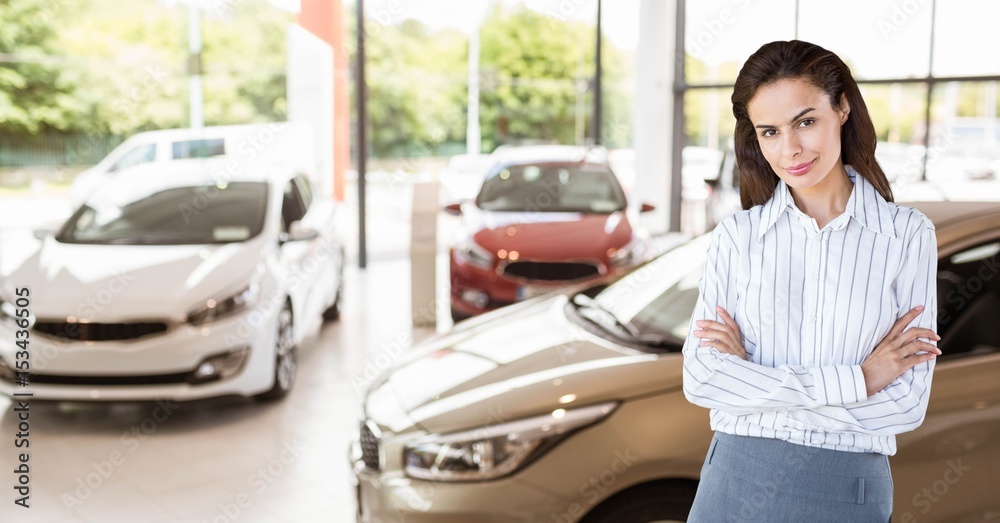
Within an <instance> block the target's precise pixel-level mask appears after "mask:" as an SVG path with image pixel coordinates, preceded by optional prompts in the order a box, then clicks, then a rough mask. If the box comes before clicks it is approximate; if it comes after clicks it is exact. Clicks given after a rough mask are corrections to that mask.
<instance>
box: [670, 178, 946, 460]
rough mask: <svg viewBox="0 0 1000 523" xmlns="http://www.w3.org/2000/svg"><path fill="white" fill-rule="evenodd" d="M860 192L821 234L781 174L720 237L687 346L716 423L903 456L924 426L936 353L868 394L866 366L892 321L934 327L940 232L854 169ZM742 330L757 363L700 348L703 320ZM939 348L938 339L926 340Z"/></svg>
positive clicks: (688, 392) (697, 398) (699, 400)
mask: <svg viewBox="0 0 1000 523" xmlns="http://www.w3.org/2000/svg"><path fill="white" fill-rule="evenodd" d="M847 173H848V177H849V178H850V179H851V181H853V182H854V184H855V185H854V188H853V190H852V192H851V196H850V199H849V200H848V202H847V207H846V209H845V211H844V213H843V214H841V215H840V216H838V217H837V218H835V219H834V220H832V221H831V222H830V223H828V224H827V225H826V226H824V227H823V228H822V229H820V228H819V227H818V224H817V223H816V220H814V219H813V218H812V217H810V216H808V215H807V214H805V213H803V212H802V211H801V210H799V209H798V208H797V207H796V205H795V202H794V201H793V199H792V196H791V194H790V193H789V191H788V186H787V185H786V184H785V182H784V181H779V182H778V186H777V187H776V188H775V191H774V195H773V196H772V197H771V199H770V200H768V201H767V202H766V203H764V204H763V205H757V206H754V207H753V208H751V209H749V210H745V211H741V212H738V213H736V214H733V215H731V216H729V217H727V218H726V219H724V220H723V221H722V222H721V223H719V225H718V226H717V227H716V228H715V230H714V231H713V233H712V239H711V244H710V246H709V248H708V256H707V258H706V265H705V273H704V276H703V277H702V279H701V281H700V284H699V295H698V302H697V305H696V306H695V309H694V313H693V315H692V318H691V325H690V328H689V331H688V332H689V334H688V337H687V339H686V340H685V343H684V350H683V352H684V394H685V396H686V397H687V399H688V400H689V401H691V402H692V403H694V404H696V405H700V406H702V407H707V408H710V409H711V415H710V419H711V426H712V429H713V430H717V431H721V432H725V433H729V434H738V435H749V436H759V437H765V438H776V439H780V440H784V441H789V442H792V443H798V444H803V445H809V446H814V447H822V448H827V449H835V450H843V451H850V452H875V453H881V454H887V455H892V454H895V452H896V438H895V434H899V433H901V432H906V431H909V430H913V429H914V428H916V427H917V426H919V425H920V423H921V422H922V421H923V418H924V414H925V412H926V410H927V399H928V396H929V395H930V386H931V375H932V371H933V368H934V361H933V360H932V361H930V362H927V363H921V364H918V365H917V366H916V367H914V368H913V369H910V370H908V371H906V372H905V373H903V374H902V375H901V376H900V377H899V378H897V379H896V380H895V381H894V382H893V383H892V384H890V385H889V386H888V387H886V388H885V389H883V390H881V391H879V392H877V393H875V394H874V395H872V396H871V397H868V395H867V392H866V385H865V379H864V375H863V374H862V372H861V363H862V362H863V361H864V360H865V358H866V357H867V356H868V355H869V354H870V353H871V352H872V350H873V349H874V348H875V346H876V345H877V344H878V343H879V342H880V341H881V340H882V339H883V338H884V337H885V336H886V334H887V333H888V332H889V329H891V328H892V325H893V323H894V322H895V321H896V320H897V319H898V318H899V317H900V316H902V315H903V314H904V313H906V312H907V311H909V310H910V309H912V308H913V307H915V306H917V305H923V306H924V310H923V311H922V312H921V313H920V315H919V316H918V317H917V319H915V320H914V321H913V322H911V324H910V325H909V326H908V327H907V328H909V327H924V328H929V329H932V330H934V331H935V332H936V330H937V279H936V278H937V238H936V235H935V231H934V225H933V224H932V223H931V222H930V220H928V219H927V217H926V216H924V215H923V213H921V212H920V211H917V210H916V209H913V208H911V207H905V206H899V205H895V204H894V203H889V202H886V201H885V199H884V198H882V196H881V195H880V194H878V192H877V191H876V190H875V188H874V186H872V185H871V183H870V182H868V181H867V180H866V179H865V178H864V177H863V176H860V175H858V173H857V171H855V170H854V169H853V168H852V167H850V166H847ZM717 305H718V306H721V307H722V308H724V309H725V310H726V311H727V312H729V314H730V315H732V316H733V318H734V319H735V320H736V323H737V324H738V325H739V327H740V331H741V334H742V337H743V344H744V347H745V348H746V351H747V357H748V358H749V361H745V360H743V359H741V358H738V357H736V356H733V355H730V354H723V353H722V352H720V351H718V350H717V349H715V348H713V347H699V343H700V341H701V338H698V337H696V336H694V335H693V334H690V333H691V332H693V331H694V330H695V329H697V328H698V327H697V326H695V324H694V322H695V321H696V320H702V319H707V320H714V321H722V319H721V317H720V316H719V314H718V313H717V312H716V311H715V307H716V306H717ZM919 339H921V340H923V341H927V342H929V343H931V344H934V345H936V343H935V342H934V340H928V339H925V338H919Z"/></svg>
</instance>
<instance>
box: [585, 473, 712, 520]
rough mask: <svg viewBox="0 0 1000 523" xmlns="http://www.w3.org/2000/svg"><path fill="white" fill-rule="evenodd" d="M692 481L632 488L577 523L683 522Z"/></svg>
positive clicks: (693, 486)
mask: <svg viewBox="0 0 1000 523" xmlns="http://www.w3.org/2000/svg"><path fill="white" fill-rule="evenodd" d="M697 490H698V485H697V483H695V482H693V481H657V482H653V483H645V484H642V485H639V486H636V487H632V488H630V489H627V490H625V491H623V492H619V493H618V494H615V495H614V496H612V497H611V498H609V499H608V500H606V501H605V502H604V503H601V504H600V505H599V506H598V507H597V508H595V509H594V510H593V511H592V512H591V513H589V514H587V516H586V517H584V518H583V519H582V520H580V523H667V522H675V521H687V517H688V513H689V512H690V511H691V505H692V504H693V503H694V495H695V492H697Z"/></svg>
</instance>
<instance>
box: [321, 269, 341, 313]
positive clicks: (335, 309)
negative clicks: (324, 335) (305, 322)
mask: <svg viewBox="0 0 1000 523" xmlns="http://www.w3.org/2000/svg"><path fill="white" fill-rule="evenodd" d="M343 295H344V278H343V275H341V278H340V281H339V282H338V283H337V294H335V295H334V297H333V305H330V307H329V308H328V309H326V310H325V311H323V321H334V320H336V319H339V318H340V302H341V300H342V299H343Z"/></svg>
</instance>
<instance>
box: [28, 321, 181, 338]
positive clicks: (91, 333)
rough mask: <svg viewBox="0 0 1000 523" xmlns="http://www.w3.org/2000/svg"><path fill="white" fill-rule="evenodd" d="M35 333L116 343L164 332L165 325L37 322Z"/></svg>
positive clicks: (155, 323)
mask: <svg viewBox="0 0 1000 523" xmlns="http://www.w3.org/2000/svg"><path fill="white" fill-rule="evenodd" d="M34 329H35V331H36V332H40V333H42V334H47V335H49V336H55V337H57V338H65V339H68V340H74V341H118V340H131V339H135V338H141V337H143V336H148V335H150V334H159V333H161V332H166V330H167V324H166V323H158V322H147V323H68V322H58V321H39V322H37V323H35V327H34Z"/></svg>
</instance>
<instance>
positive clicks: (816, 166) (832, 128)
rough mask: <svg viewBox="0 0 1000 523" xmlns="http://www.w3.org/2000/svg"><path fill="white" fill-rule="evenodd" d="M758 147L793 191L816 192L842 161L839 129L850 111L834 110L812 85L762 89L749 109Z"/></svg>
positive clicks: (787, 82)
mask: <svg viewBox="0 0 1000 523" xmlns="http://www.w3.org/2000/svg"><path fill="white" fill-rule="evenodd" d="M747 112H748V113H749V115H750V121H751V122H752V123H753V125H754V131H755V132H756V134H757V143H758V144H760V150H761V152H762V153H764V158H765V159H766V160H767V163H769V164H771V168H772V169H774V172H775V173H776V174H777V175H778V177H779V178H781V179H782V180H784V181H785V183H786V184H788V186H789V187H792V188H795V189H807V188H809V187H814V186H816V185H818V184H820V182H822V181H823V180H824V179H826V177H827V175H828V174H830V172H832V171H833V170H834V169H837V170H839V171H843V170H844V168H843V164H842V163H841V160H840V127H841V125H843V124H844V122H846V121H847V115H848V113H849V112H850V107H849V105H848V103H847V100H846V98H844V99H842V100H841V103H840V108H839V109H834V108H833V106H832V105H831V104H830V98H829V96H827V95H826V93H824V92H823V91H822V90H821V89H820V88H818V87H816V86H815V85H813V84H812V83H810V82H809V81H808V80H804V79H800V78H794V79H783V80H778V81H777V82H774V83H772V84H769V85H766V86H764V87H761V88H759V89H758V90H757V92H756V94H754V97H753V98H752V99H751V100H750V103H748V104H747Z"/></svg>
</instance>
